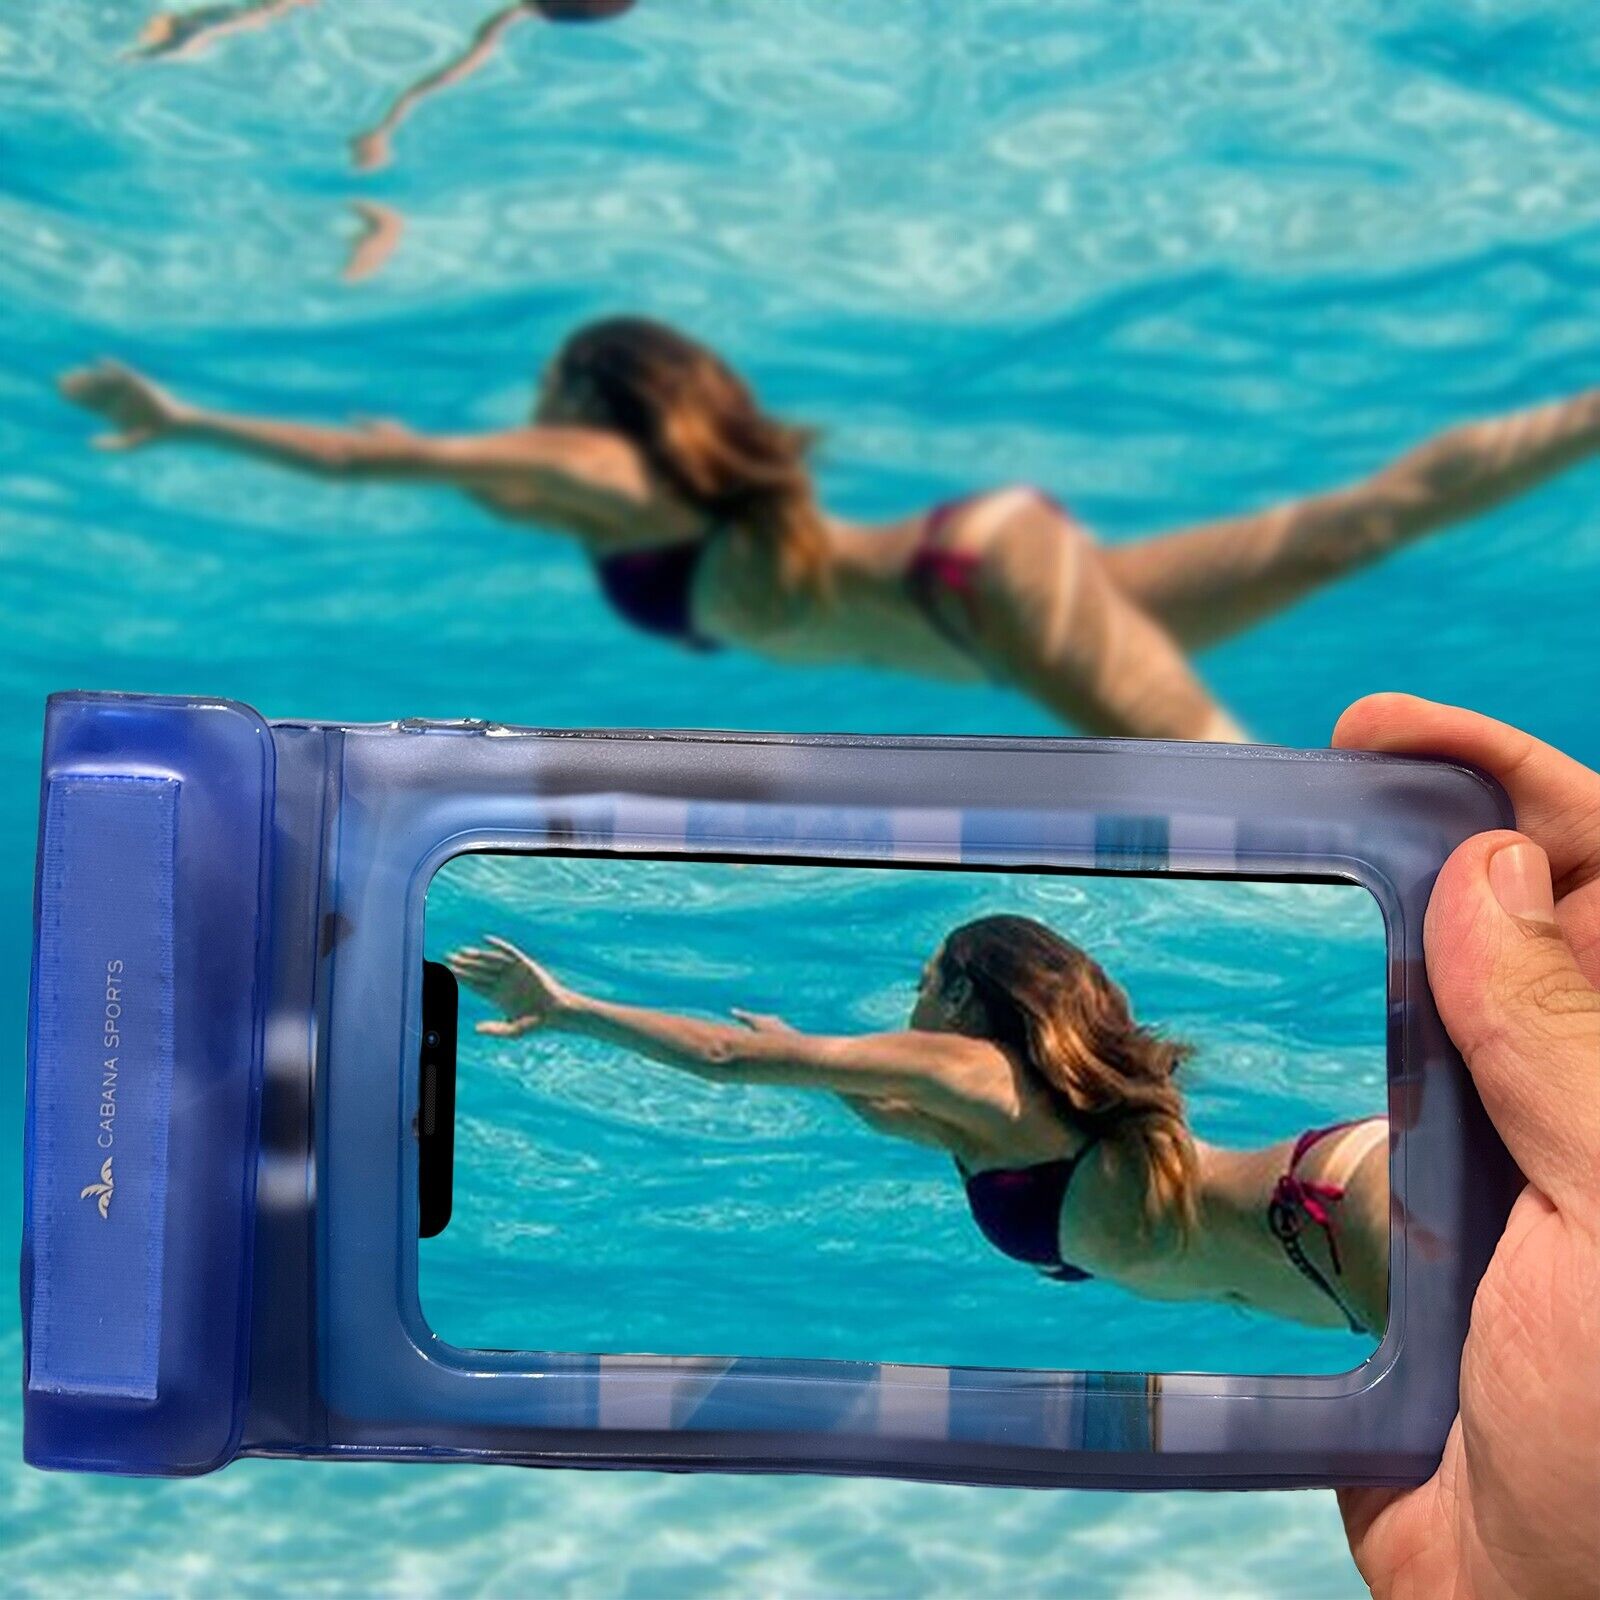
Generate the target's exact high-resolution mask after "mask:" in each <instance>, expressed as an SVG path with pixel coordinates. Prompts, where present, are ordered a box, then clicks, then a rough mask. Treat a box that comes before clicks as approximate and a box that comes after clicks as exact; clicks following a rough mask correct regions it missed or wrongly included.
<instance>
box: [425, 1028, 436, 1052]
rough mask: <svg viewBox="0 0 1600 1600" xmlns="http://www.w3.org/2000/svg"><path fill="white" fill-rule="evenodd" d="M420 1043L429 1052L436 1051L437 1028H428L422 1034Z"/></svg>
mask: <svg viewBox="0 0 1600 1600" xmlns="http://www.w3.org/2000/svg"><path fill="white" fill-rule="evenodd" d="M422 1042H423V1043H424V1044H425V1045H426V1046H427V1047H428V1048H429V1049H430V1050H437V1049H438V1048H439V1030H438V1029H437V1028H429V1029H428V1031H427V1032H426V1033H425V1034H423V1036H422Z"/></svg>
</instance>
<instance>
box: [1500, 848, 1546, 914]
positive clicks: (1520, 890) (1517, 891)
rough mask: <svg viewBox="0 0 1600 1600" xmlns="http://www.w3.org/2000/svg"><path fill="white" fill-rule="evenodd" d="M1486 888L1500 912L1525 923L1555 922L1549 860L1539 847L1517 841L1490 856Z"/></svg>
mask: <svg viewBox="0 0 1600 1600" xmlns="http://www.w3.org/2000/svg"><path fill="white" fill-rule="evenodd" d="M1489 887H1490V888H1491V889H1493V890H1494V897H1495V899H1496V900H1498V901H1499V902H1500V906H1501V909H1502V910H1504V911H1506V912H1508V913H1509V914H1510V915H1511V916H1513V917H1520V918H1521V919H1522V920H1523V921H1524V922H1554V921H1555V920H1556V892H1555V888H1554V886H1553V885H1552V884H1551V882H1550V858H1549V857H1548V856H1547V855H1546V854H1545V853H1544V851H1543V850H1541V849H1540V848H1539V847H1538V845H1536V844H1531V843H1529V841H1528V840H1526V839H1519V840H1518V841H1517V842H1516V843H1515V844H1508V845H1506V846H1504V847H1503V848H1502V849H1499V850H1496V851H1495V853H1494V854H1493V855H1492V856H1490V857H1489Z"/></svg>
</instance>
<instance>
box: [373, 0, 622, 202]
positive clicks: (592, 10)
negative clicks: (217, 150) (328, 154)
mask: <svg viewBox="0 0 1600 1600" xmlns="http://www.w3.org/2000/svg"><path fill="white" fill-rule="evenodd" d="M633 4H634V0H513V3H512V4H511V5H508V6H504V7H502V8H501V9H500V10H499V11H496V12H495V13H494V14H493V15H492V16H490V17H489V18H488V19H487V20H486V21H484V22H482V23H480V24H479V26H478V31H477V32H476V33H475V34H474V35H473V37H472V42H471V44H469V45H468V46H467V48H466V49H465V50H463V51H461V52H460V53H459V54H458V55H455V56H453V57H451V59H450V60H449V61H447V62H445V64H444V65H443V66H441V67H437V68H435V69H434V70H433V71H432V72H429V73H427V74H425V75H424V76H423V77H421V78H419V79H418V80H417V81H416V82H415V83H413V84H411V85H410V86H409V87H408V88H406V89H403V90H402V91H401V92H400V94H398V95H397V96H396V97H395V99H394V100H393V101H392V102H391V104H390V106H389V109H388V110H387V111H386V112H384V114H383V116H382V117H381V118H380V119H379V120H378V122H377V123H375V124H374V125H373V126H372V127H371V128H369V129H367V130H366V132H364V133H360V134H357V135H356V137H355V138H354V139H352V140H351V142H350V149H351V154H352V157H353V159H354V161H355V165H356V166H357V168H358V169H360V170H361V171H363V172H371V171H373V170H375V169H376V168H378V167H383V166H387V165H388V164H389V161H390V160H391V159H392V156H393V148H392V146H393V139H394V134H395V131H396V130H397V129H398V128H399V126H400V124H401V123H403V122H404V121H405V120H406V118H407V117H409V116H410V115H411V113H412V112H413V111H415V110H416V108H417V107H418V106H419V105H421V103H422V102H423V101H424V100H426V99H427V98H428V97H429V96H430V95H435V94H438V93H439V92H440V91H441V90H444V89H449V88H453V87H454V86H455V85H456V84H458V83H462V82H465V80H466V79H468V78H470V77H471V76H472V75H473V74H474V73H475V72H477V71H479V70H480V69H481V68H482V67H484V66H486V65H487V64H488V63H489V61H490V60H492V59H493V57H494V54H495V52H496V51H497V50H498V49H499V48H500V45H501V43H502V41H503V40H504V39H505V36H506V34H507V33H508V32H510V30H511V29H512V28H513V27H515V26H516V25H517V23H519V22H523V21H527V20H529V19H532V18H541V19H543V20H544V21H546V22H600V21H604V20H606V19H608V18H610V17H616V16H620V15H621V14H622V13H623V12H624V11H627V10H629V9H630V8H631V7H632V5H633Z"/></svg>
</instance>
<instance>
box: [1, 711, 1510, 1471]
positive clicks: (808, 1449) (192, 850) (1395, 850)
mask: <svg viewBox="0 0 1600 1600" xmlns="http://www.w3.org/2000/svg"><path fill="white" fill-rule="evenodd" d="M1511 820H1512V819H1511V814H1510V809H1509V806H1508V804H1507V802H1506V800H1505V797H1504V796H1503V794H1502V793H1501V792H1500V790H1499V789H1498V788H1497V787H1496V786H1495V785H1494V784H1493V783H1491V782H1490V781H1489V780H1487V779H1486V778H1484V777H1483V776H1482V775H1480V774H1478V773H1476V772H1473V771H1470V770H1468V769H1465V768H1462V767H1457V766H1450V765H1444V764H1438V763H1430V762H1421V761H1413V760H1404V759H1398V758H1390V757H1383V756H1376V755H1363V754H1353V753H1349V752H1333V751H1295V750H1282V749H1271V748H1237V747H1224V746H1210V745H1198V744H1196V745H1183V744H1166V743H1159V742H1145V741H1131V742H1117V741H1093V740H1070V739H1063V740H1007V739H991V740H937V739H863V738H844V737H804V738H802V737H778V736H763V735H755V734H733V733H657V732H606V733H570V732H537V731H531V730H521V729H511V728H502V727H493V726H489V725H485V724H481V723H429V722H400V723H395V724H389V725H384V726H373V727H341V726H333V725H325V724H318V723H307V722H281V723H274V724H270V725H269V724H268V723H266V722H264V721H263V720H262V719H261V718H260V717H259V716H257V715H256V713H254V712H253V711H251V710H249V709H247V708H246V707H243V706H240V705H236V704H228V703H222V702H217V701H208V700H203V699H156V698H144V697H135V696H114V695H87V694H70V695H59V696H57V697H55V698H54V699H53V700H52V701H51V702H50V706H49V711H48V717H47V723H46V730H45V745H44V775H43V792H42V803H41V827H40V845H39V867H38V887H37V904H36V912H37V933H36V945H35V966H34V982H33V1001H32V1008H31V1022H30V1035H29V1068H28V1122H27V1140H28V1163H27V1197H26V1215H25V1224H24V1226H25V1237H24V1246H23V1256H22V1294H23V1311H24V1327H25V1331H26V1339H27V1360H26V1369H25V1379H24V1382H25V1387H26V1392H25V1414H26V1444H25V1448H26V1454H27V1458H28V1460H29V1461H31V1462H32V1463H34V1464H35V1465H37V1466H42V1467H54V1468H68V1469H75V1470H85V1471H101V1472H124V1473H159V1474H184V1473H196V1472H204V1471H207V1470H210V1469H212V1468H215V1467H218V1466H221V1465H223V1464H224V1463H226V1462H227V1461H229V1460H231V1459H233V1458H234V1457H235V1456H238V1455H241V1454H248V1455H275V1456H302V1457H330V1456H350V1457H356V1458H374V1457H381V1458H393V1459H426V1460H473V1461H488V1462H495V1461H498V1462H506V1463H513V1464H522V1465H552V1466H553V1465H561V1466H587V1467H635V1468H639V1467H645V1468H662V1469H674V1470H681V1469H708V1470H723V1471H765V1472H835V1473H872V1474H887V1475H897V1476H903V1477H914V1478H928V1479H942V1480H950V1481H961V1482H983V1483H1008V1484H1033V1485H1082V1486H1089V1487H1130V1488H1155V1487H1161V1486H1174V1487H1177V1486H1191V1487H1192V1486H1203V1487H1235V1488H1244V1487H1276V1486H1285V1485H1316V1484H1333V1483H1375V1484H1404V1483H1410V1482H1415V1481H1419V1480H1420V1479H1422V1478H1424V1477H1426V1476H1427V1474H1428V1473H1430V1472H1431V1471H1432V1470H1433V1468H1434V1466H1435V1465H1436V1463H1437V1461H1438V1459H1439V1455H1440V1452H1441V1449H1442V1447H1443V1443H1444V1439H1445V1435H1446V1432H1447V1430H1448V1428H1449V1426H1450V1424H1451V1421H1452V1419H1453V1418H1454V1415H1455V1410H1456V1387H1457V1374H1458V1370H1459V1362H1460V1354H1461V1346H1462V1341H1463V1339H1464V1337H1465V1333H1466V1328H1467V1319H1468V1311H1469V1307H1470V1304H1471V1299H1472V1295H1473V1291H1474V1288H1475V1286H1476V1284H1477V1282H1478V1279H1479V1277H1480V1276H1481V1274H1482V1272H1483V1270H1484V1268H1485V1266H1486V1264H1487V1262H1488V1260H1489V1256H1490V1254H1491V1252H1492V1250H1493V1248H1494V1245H1495V1243H1496V1241H1497V1240H1498V1238H1499V1236H1500V1233H1501V1230H1502V1227H1503V1224H1504V1221H1505V1218H1506V1214H1507V1212H1508V1210H1509V1208H1510V1204H1511V1201H1512V1199H1513V1197H1514V1194H1515V1192H1516V1189H1517V1187H1518V1186H1519V1181H1520V1180H1519V1177H1518V1174H1517V1172H1516V1170H1515V1168H1514V1166H1513V1164H1512V1162H1511V1160H1510V1158H1509V1156H1508V1155H1507V1154H1506V1152H1505V1150H1504V1149H1503V1147H1502V1146H1501V1145H1500V1143H1499V1141H1498V1139H1497V1138H1496V1136H1495V1134H1494V1132H1493V1130H1492V1128H1491V1126H1490V1124H1489V1122H1488V1120H1487V1118H1486V1116H1485V1114H1484V1112H1483V1110H1482V1108H1481V1106H1480V1105H1479V1103H1478V1101H1477V1099H1476V1097H1475V1095H1474V1093H1473V1090H1472V1086H1471V1083H1470V1080H1469V1078H1468V1076H1467V1073H1466V1071H1465V1069H1464V1067H1463V1065H1462V1062H1461V1060H1460V1058H1459V1056H1458V1055H1457V1054H1456V1052H1455V1050H1454V1049H1453V1048H1452V1046H1451V1044H1450V1041H1449V1039H1448V1038H1447V1036H1446V1035H1445V1033H1444V1030H1443V1028H1442V1026H1441V1024H1440V1021H1439V1017H1438V1015H1437V1013H1436V1011H1435V1009H1434V1005H1433V1001H1432V998H1431V996H1430V994H1429V991H1428V987H1427V983H1426V981H1425V976H1424V970H1423V962H1422V944H1421V939H1422V920H1423V912H1424V908H1425V906H1426V903H1427V899H1428V894H1429V891H1430V889H1431V887H1432V884H1433V881H1434V878H1435V875H1436V874H1437V872H1438V870H1439V868H1440V866H1441V865H1442V863H1443V862H1444V860H1445V858H1446V857H1447V856H1448V855H1449V853H1450V851H1451V850H1452V849H1454V847H1455V846H1456V845H1457V844H1459V843H1460V842H1461V841H1462V840H1463V839H1465V838H1467V837H1469V836H1470V835H1472V834H1474V833H1477V832H1480V831H1482V830H1484V829H1488V828H1496V827H1501V826H1505V825H1507V824H1509V823H1510V822H1511ZM577 848H581V849H583V850H587V851H597V852H603V853H604V852H614V853H624V854H625V853H630V852H633V853H642V854H649V855H652V856H656V857H659V856H662V855H668V856H671V855H676V854H683V855H687V856H691V857H693V856H709V855H714V856H716V857H718V858H720V859H729V858H732V859H735V860H751V861H761V860H771V859H777V858H781V859H783V860H785V861H791V862H793V861H802V862H808V861H817V862H825V863H834V864H860V865H863V866H865V865H870V864H873V863H878V864H882V863H884V862H901V863H922V864H939V863H950V864H957V863H959V864H963V865H975V864H976V865H990V866H1007V867H1034V868H1039V869H1041V870H1046V869H1077V870H1089V871H1096V872H1113V873H1136V874H1141V875H1159V874H1174V873H1176V874H1189V875H1195V874H1197V875H1203V876H1224V877H1247V878H1250V879H1256V880H1271V879H1275V878H1301V877H1305V876H1308V875H1309V876H1317V877H1332V878H1337V879H1342V880H1345V881H1351V882H1356V883H1359V884H1361V885H1363V886H1364V887H1365V888H1366V889H1367V890H1368V891H1370V893H1371V894H1372V895H1373V896H1374V897H1375V898H1376V900H1377V902H1378V904H1379V906H1380V907H1381V909H1382V912H1383V917H1384V922H1385V926H1386V930H1387V943H1388V971H1389V979H1388V1074H1389V1118H1390V1138H1391V1150H1390V1187H1391V1195H1392V1215H1393V1222H1392V1231H1391V1243H1390V1303H1389V1316H1388V1320H1387V1326H1386V1328H1385V1330H1384V1332H1383V1336H1382V1339H1381V1342H1380V1343H1379V1345H1378V1348H1377V1350H1376V1352H1375V1353H1374V1354H1373V1355H1372V1356H1371V1358H1370V1359H1369V1360H1367V1361H1366V1362H1365V1363H1364V1364H1362V1365H1361V1366H1359V1367H1357V1368H1355V1369H1354V1370H1353V1371H1350V1372H1345V1373H1336V1374H1317V1375H1307V1376H1294V1375H1275V1376H1270V1377H1253V1376H1241V1375H1202V1374H1194V1373H1171V1372H1169V1373H1151V1374H1145V1373H1126V1372H1123V1373H1094V1372H1070V1371H1017V1370H1005V1369H999V1368H980V1367H970V1368H961V1367H956V1368H947V1367H933V1366H905V1365H889V1364H874V1363H872V1362H845V1361H825V1360H779V1359H771V1358H728V1357H717V1358H711V1357H705V1358H698V1357H691V1358H686V1357H683V1356H681V1355H680V1356H671V1357H667V1356H649V1355H627V1354H611V1353H598V1352H582V1351H568V1352H550V1351H507V1350H469V1349H461V1348H457V1347H454V1346H452V1345H450V1344H447V1343H446V1342H444V1341H443V1340H442V1339H440V1338H439V1337H438V1336H437V1335H436V1334H435V1333H434V1332H433V1331H431V1329H430V1328H429V1326H428V1324H427V1322H426V1320H425V1319H424V1317H423V1314H422V1310H421V1306H420V1303H419V1296H418V1216H419V1195H418V1184H419V1178H418V1154H417V1135H416V1127H417V1118H418V1110H419V1066H418V1062H419V1046H420V1040H421V1023H420V1018H421V1006H422V992H423V982H424V968H423V946H422V918H423V906H424V900H425V896H426V892H427V889H428V885H429V883H430V881H431V879H432V877H433V875H434V873H435V872H436V871H437V870H438V869H439V868H440V866H441V865H443V864H444V863H445V862H447V861H449V860H451V859H452V858H454V857H456V856H459V855H461V854H463V853H466V852H471V851H483V850H499V851H516V852H538V851H541V850H546V851H547V850H552V849H560V850H564V851H571V850H573V849H577Z"/></svg>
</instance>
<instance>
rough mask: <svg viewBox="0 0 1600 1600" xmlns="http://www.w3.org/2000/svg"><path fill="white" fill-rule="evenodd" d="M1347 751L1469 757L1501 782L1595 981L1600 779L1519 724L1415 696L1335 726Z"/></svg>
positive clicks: (1386, 701)
mask: <svg viewBox="0 0 1600 1600" xmlns="http://www.w3.org/2000/svg"><path fill="white" fill-rule="evenodd" d="M1332 743H1333V745H1334V746H1335V748H1338V749H1343V750H1381V751H1384V752H1386V753H1388V754H1390V755H1408V756H1434V757H1436V758H1439V759H1442V760H1446V761H1464V762H1467V763H1468V764H1470V765H1471V766H1474V767H1478V768H1479V769H1481V770H1482V771H1484V772H1487V773H1488V774H1489V775H1490V777H1492V778H1495V779H1497V780H1498V781H1499V783H1500V785H1501V787H1502V788H1503V789H1504V790H1505V791H1506V793H1507V794H1508V795H1509V796H1510V797H1511V803H1512V805H1513V806H1515V808H1516V812H1517V827H1518V829H1519V830H1520V831H1521V832H1523V833H1525V834H1527V836H1528V837H1529V838H1531V839H1532V840H1533V841H1534V842H1535V843H1536V844H1538V845H1540V846H1541V847H1542V848H1543V850H1544V852H1545V854H1546V855H1547V856H1549V858H1550V870H1551V873H1552V875H1553V876H1554V878H1555V887H1556V896H1557V899H1558V900H1559V901H1560V921H1561V926H1562V930H1563V931H1564V932H1565V934H1566V936H1567V938H1568V939H1569V940H1570V941H1571V943H1572V946H1573V949H1574V950H1575V951H1576V952H1577V956H1578V961H1579V964H1580V965H1581V966H1582V967H1583V968H1584V970H1585V972H1586V973H1588V975H1589V976H1590V978H1591V979H1593V978H1594V977H1595V975H1596V972H1597V970H1600V773H1595V772H1591V771H1590V770H1589V768H1587V767H1586V766H1584V765H1583V764H1582V763H1581V762H1579V761H1574V760H1573V759H1572V757H1571V756H1568V755H1563V754H1562V753H1561V751H1559V750H1557V749H1555V748H1554V747H1553V746H1551V745H1548V744H1545V743H1543V742H1542V741H1541V740H1539V739H1535V738H1534V737H1533V735H1532V734H1529V733H1524V732H1522V730H1521V729H1520V728H1513V727H1510V726H1509V725H1508V724H1506V723H1504V722H1496V721H1495V720H1494V719H1493V718H1492V717H1485V716H1481V715H1479V713H1477V712H1476V711H1465V710H1463V709H1462V708H1461V707H1459V706H1447V705H1440V704H1439V703H1437V702H1436V701H1433V700H1423V699H1419V698H1418V697H1417V696H1416V695H1409V694H1375V695H1368V696H1367V697H1366V698H1365V699H1364V700H1357V701H1356V703H1355V704H1354V705H1353V706H1351V707H1350V708H1349V709H1348V710H1347V711H1346V712H1345V713H1344V715H1343V716H1342V717H1340V718H1339V722H1338V725H1337V726H1336V727H1335V728H1334V730H1333V739H1332Z"/></svg>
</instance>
